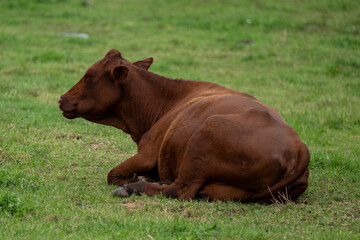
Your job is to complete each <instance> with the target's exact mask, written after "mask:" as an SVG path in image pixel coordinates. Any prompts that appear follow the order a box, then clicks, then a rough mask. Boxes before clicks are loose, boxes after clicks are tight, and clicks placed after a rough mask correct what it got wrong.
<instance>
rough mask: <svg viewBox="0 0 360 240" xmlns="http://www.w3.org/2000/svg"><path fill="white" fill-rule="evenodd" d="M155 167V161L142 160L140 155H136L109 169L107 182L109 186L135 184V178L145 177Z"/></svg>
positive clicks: (150, 159)
mask: <svg viewBox="0 0 360 240" xmlns="http://www.w3.org/2000/svg"><path fill="white" fill-rule="evenodd" d="M156 167H157V160H156V159H152V158H149V157H148V158H144V157H143V155H142V154H140V153H138V154H136V155H134V156H132V157H131V158H129V159H127V160H126V161H125V162H123V163H121V164H119V165H117V166H116V167H114V168H113V169H111V170H110V171H109V173H108V176H107V181H108V183H109V184H113V185H117V186H122V185H124V184H126V183H132V182H137V181H138V179H137V177H136V176H139V175H144V174H145V175H146V174H147V173H150V172H152V171H154V170H155V169H156Z"/></svg>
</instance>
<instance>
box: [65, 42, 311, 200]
mask: <svg viewBox="0 0 360 240" xmlns="http://www.w3.org/2000/svg"><path fill="white" fill-rule="evenodd" d="M152 62H153V59H152V58H148V59H145V60H142V61H137V62H134V63H130V62H129V61H127V60H126V59H124V58H123V57H122V56H121V54H120V52H118V51H117V50H115V49H113V50H110V51H109V52H108V53H107V54H106V56H105V57H104V58H103V59H101V60H100V61H98V62H96V63H95V64H93V65H92V66H91V67H90V68H89V69H88V70H87V72H86V73H85V75H84V76H83V77H82V78H81V79H80V81H79V82H78V83H77V84H76V85H75V86H73V87H72V88H71V89H70V90H69V91H68V92H67V93H65V94H64V95H63V96H61V97H60V100H59V106H60V109H61V110H62V111H63V115H64V116H65V117H67V118H69V119H72V118H76V117H82V118H85V119H87V120H89V121H92V122H95V123H100V124H105V125H110V126H114V127H116V128H119V129H121V130H123V131H124V132H126V133H128V134H130V135H131V137H132V139H133V140H134V141H135V142H136V143H137V145H138V153H137V154H136V155H134V156H133V157H131V158H129V159H127V160H126V161H124V162H123V163H121V164H119V165H118V166H116V167H114V168H113V169H112V170H110V172H109V174H108V183H109V184H114V185H118V186H123V187H122V188H121V189H120V190H119V191H117V192H115V193H114V194H116V195H119V196H126V195H128V194H141V193H144V194H147V195H154V194H164V195H165V196H168V197H175V198H178V199H194V198H196V197H200V198H206V199H209V200H236V201H242V202H248V201H252V202H269V201H271V200H275V199H278V198H280V195H282V194H284V193H286V194H287V196H288V197H289V198H291V199H292V200H296V199H297V198H298V197H299V196H300V195H301V194H302V193H303V192H304V191H305V190H306V188H307V185H308V176H309V171H308V163H309V159H310V155H309V152H308V149H307V147H306V146H305V144H304V143H302V142H301V140H300V139H299V137H298V135H297V133H296V132H295V130H294V129H293V128H291V127H290V126H289V125H287V123H286V122H285V121H284V119H283V118H282V117H281V116H280V114H279V113H278V112H276V111H275V110H274V109H273V108H271V107H269V106H267V105H265V104H263V103H261V102H259V101H258V100H257V99H255V98H254V97H252V96H250V95H247V94H244V93H240V92H236V91H233V90H230V89H227V88H225V87H222V86H219V85H217V84H214V83H210V82H198V81H190V80H174V79H169V78H166V77H162V76H159V75H157V74H154V73H152V72H149V71H147V69H148V68H149V67H150V65H151V64H152ZM139 175H147V176H150V177H152V178H153V179H157V180H158V181H160V182H161V184H158V183H153V182H147V181H138V179H137V178H136V177H134V176H139ZM165 183H166V184H165Z"/></svg>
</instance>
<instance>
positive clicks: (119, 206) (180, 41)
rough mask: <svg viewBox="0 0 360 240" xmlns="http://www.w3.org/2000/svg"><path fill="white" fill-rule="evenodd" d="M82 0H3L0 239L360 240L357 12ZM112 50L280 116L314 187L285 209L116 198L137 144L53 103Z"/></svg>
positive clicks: (356, 7) (340, 7)
mask: <svg viewBox="0 0 360 240" xmlns="http://www.w3.org/2000/svg"><path fill="white" fill-rule="evenodd" d="M83 2H84V1H80V0H77V1H76V0H75V1H70V0H52V1H50V0H32V1H25V0H2V1H0V50H1V51H0V56H1V60H0V113H1V114H0V239H115V238H117V239H281V238H286V239H359V238H360V207H359V206H360V184H359V180H360V159H359V157H360V152H359V151H360V150H359V149H360V148H359V146H360V144H359V142H360V107H359V106H360V37H359V36H360V3H359V1H354V0H345V1H340V0H327V1H326V0H319V1H310V0H305V1H285V0H281V1H265V0H257V1H250V0H248V1H237V0H225V1H189V0H182V1H161V0H154V1H145V0H144V1H140V0H133V1H125V0H122V1H110V0H102V1H101V0H90V1H89V2H90V4H89V5H86V4H84V3H83ZM72 32H76V33H86V34H88V35H89V38H87V39H84V38H78V37H65V36H63V34H64V33H72ZM111 48H117V49H119V50H120V51H121V52H122V54H123V56H124V57H126V58H127V59H129V60H132V61H136V60H140V59H142V58H145V57H151V56H152V57H154V59H155V61H154V64H153V66H152V67H151V70H152V71H153V72H156V73H159V74H161V75H165V76H168V77H173V78H184V79H197V80H201V81H211V82H216V83H219V84H222V85H224V86H227V87H229V88H232V89H235V90H238V91H241V92H247V93H249V94H252V95H254V96H256V97H257V98H258V99H259V100H261V101H263V102H265V103H266V104H268V105H270V106H272V107H274V108H275V109H277V110H278V111H279V112H280V113H281V114H282V115H283V116H284V118H285V119H286V120H287V121H288V123H289V124H290V125H291V126H293V127H294V128H295V129H296V130H297V132H298V133H299V135H300V138H301V139H302V140H303V141H304V142H305V143H306V144H307V146H308V147H309V149H310V153H311V162H310V171H311V173H310V174H311V175H310V185H309V188H308V190H307V191H306V192H305V194H304V195H303V196H302V197H301V198H300V199H299V200H298V201H297V202H296V203H292V202H290V203H288V204H285V205H281V204H273V205H259V204H241V203H236V202H216V203H209V202H206V201H191V202H182V201H178V200H174V199H166V198H163V197H160V196H159V197H152V198H149V197H146V196H141V197H135V196H133V197H129V198H124V199H119V198H115V197H112V196H111V195H110V192H111V191H112V190H113V189H115V187H114V186H108V185H107V184H106V174H107V172H108V170H109V169H111V168H112V167H114V166H115V165H117V164H118V163H120V162H122V161H124V160H125V159H126V158H128V157H130V156H131V155H133V154H135V153H136V145H135V144H134V143H133V142H132V141H131V139H130V137H129V136H128V135H126V134H124V133H122V132H121V131H119V130H116V129H115V128H111V127H106V126H101V125H95V124H92V123H89V122H86V121H85V120H83V119H76V120H72V121H70V120H67V119H65V118H64V117H62V115H61V112H60V111H59V109H58V106H57V100H58V97H59V96H60V95H61V94H62V93H64V92H65V91H66V90H68V89H69V88H70V87H71V86H72V85H73V84H74V83H76V82H77V81H78V79H80V77H81V76H82V74H83V73H84V72H85V70H86V69H87V67H88V66H90V65H91V64H92V63H93V62H95V61H97V60H98V59H100V58H102V57H103V56H104V54H105V53H106V52H107V51H108V50H109V49H111Z"/></svg>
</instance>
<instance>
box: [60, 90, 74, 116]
mask: <svg viewBox="0 0 360 240" xmlns="http://www.w3.org/2000/svg"><path fill="white" fill-rule="evenodd" d="M58 104H59V108H60V109H61V111H63V116H64V117H66V118H69V119H73V118H76V106H77V103H76V102H74V101H71V99H69V98H68V97H67V96H65V95H62V96H61V97H60V99H59V101H58Z"/></svg>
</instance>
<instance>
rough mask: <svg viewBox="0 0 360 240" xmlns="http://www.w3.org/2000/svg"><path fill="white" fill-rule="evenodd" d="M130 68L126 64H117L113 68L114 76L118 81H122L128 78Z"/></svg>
mask: <svg viewBox="0 0 360 240" xmlns="http://www.w3.org/2000/svg"><path fill="white" fill-rule="evenodd" d="M128 73H129V69H128V68H127V67H125V66H116V67H114V69H113V70H112V75H113V78H114V80H115V81H116V82H122V81H123V80H125V79H126V77H127V75H128Z"/></svg>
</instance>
